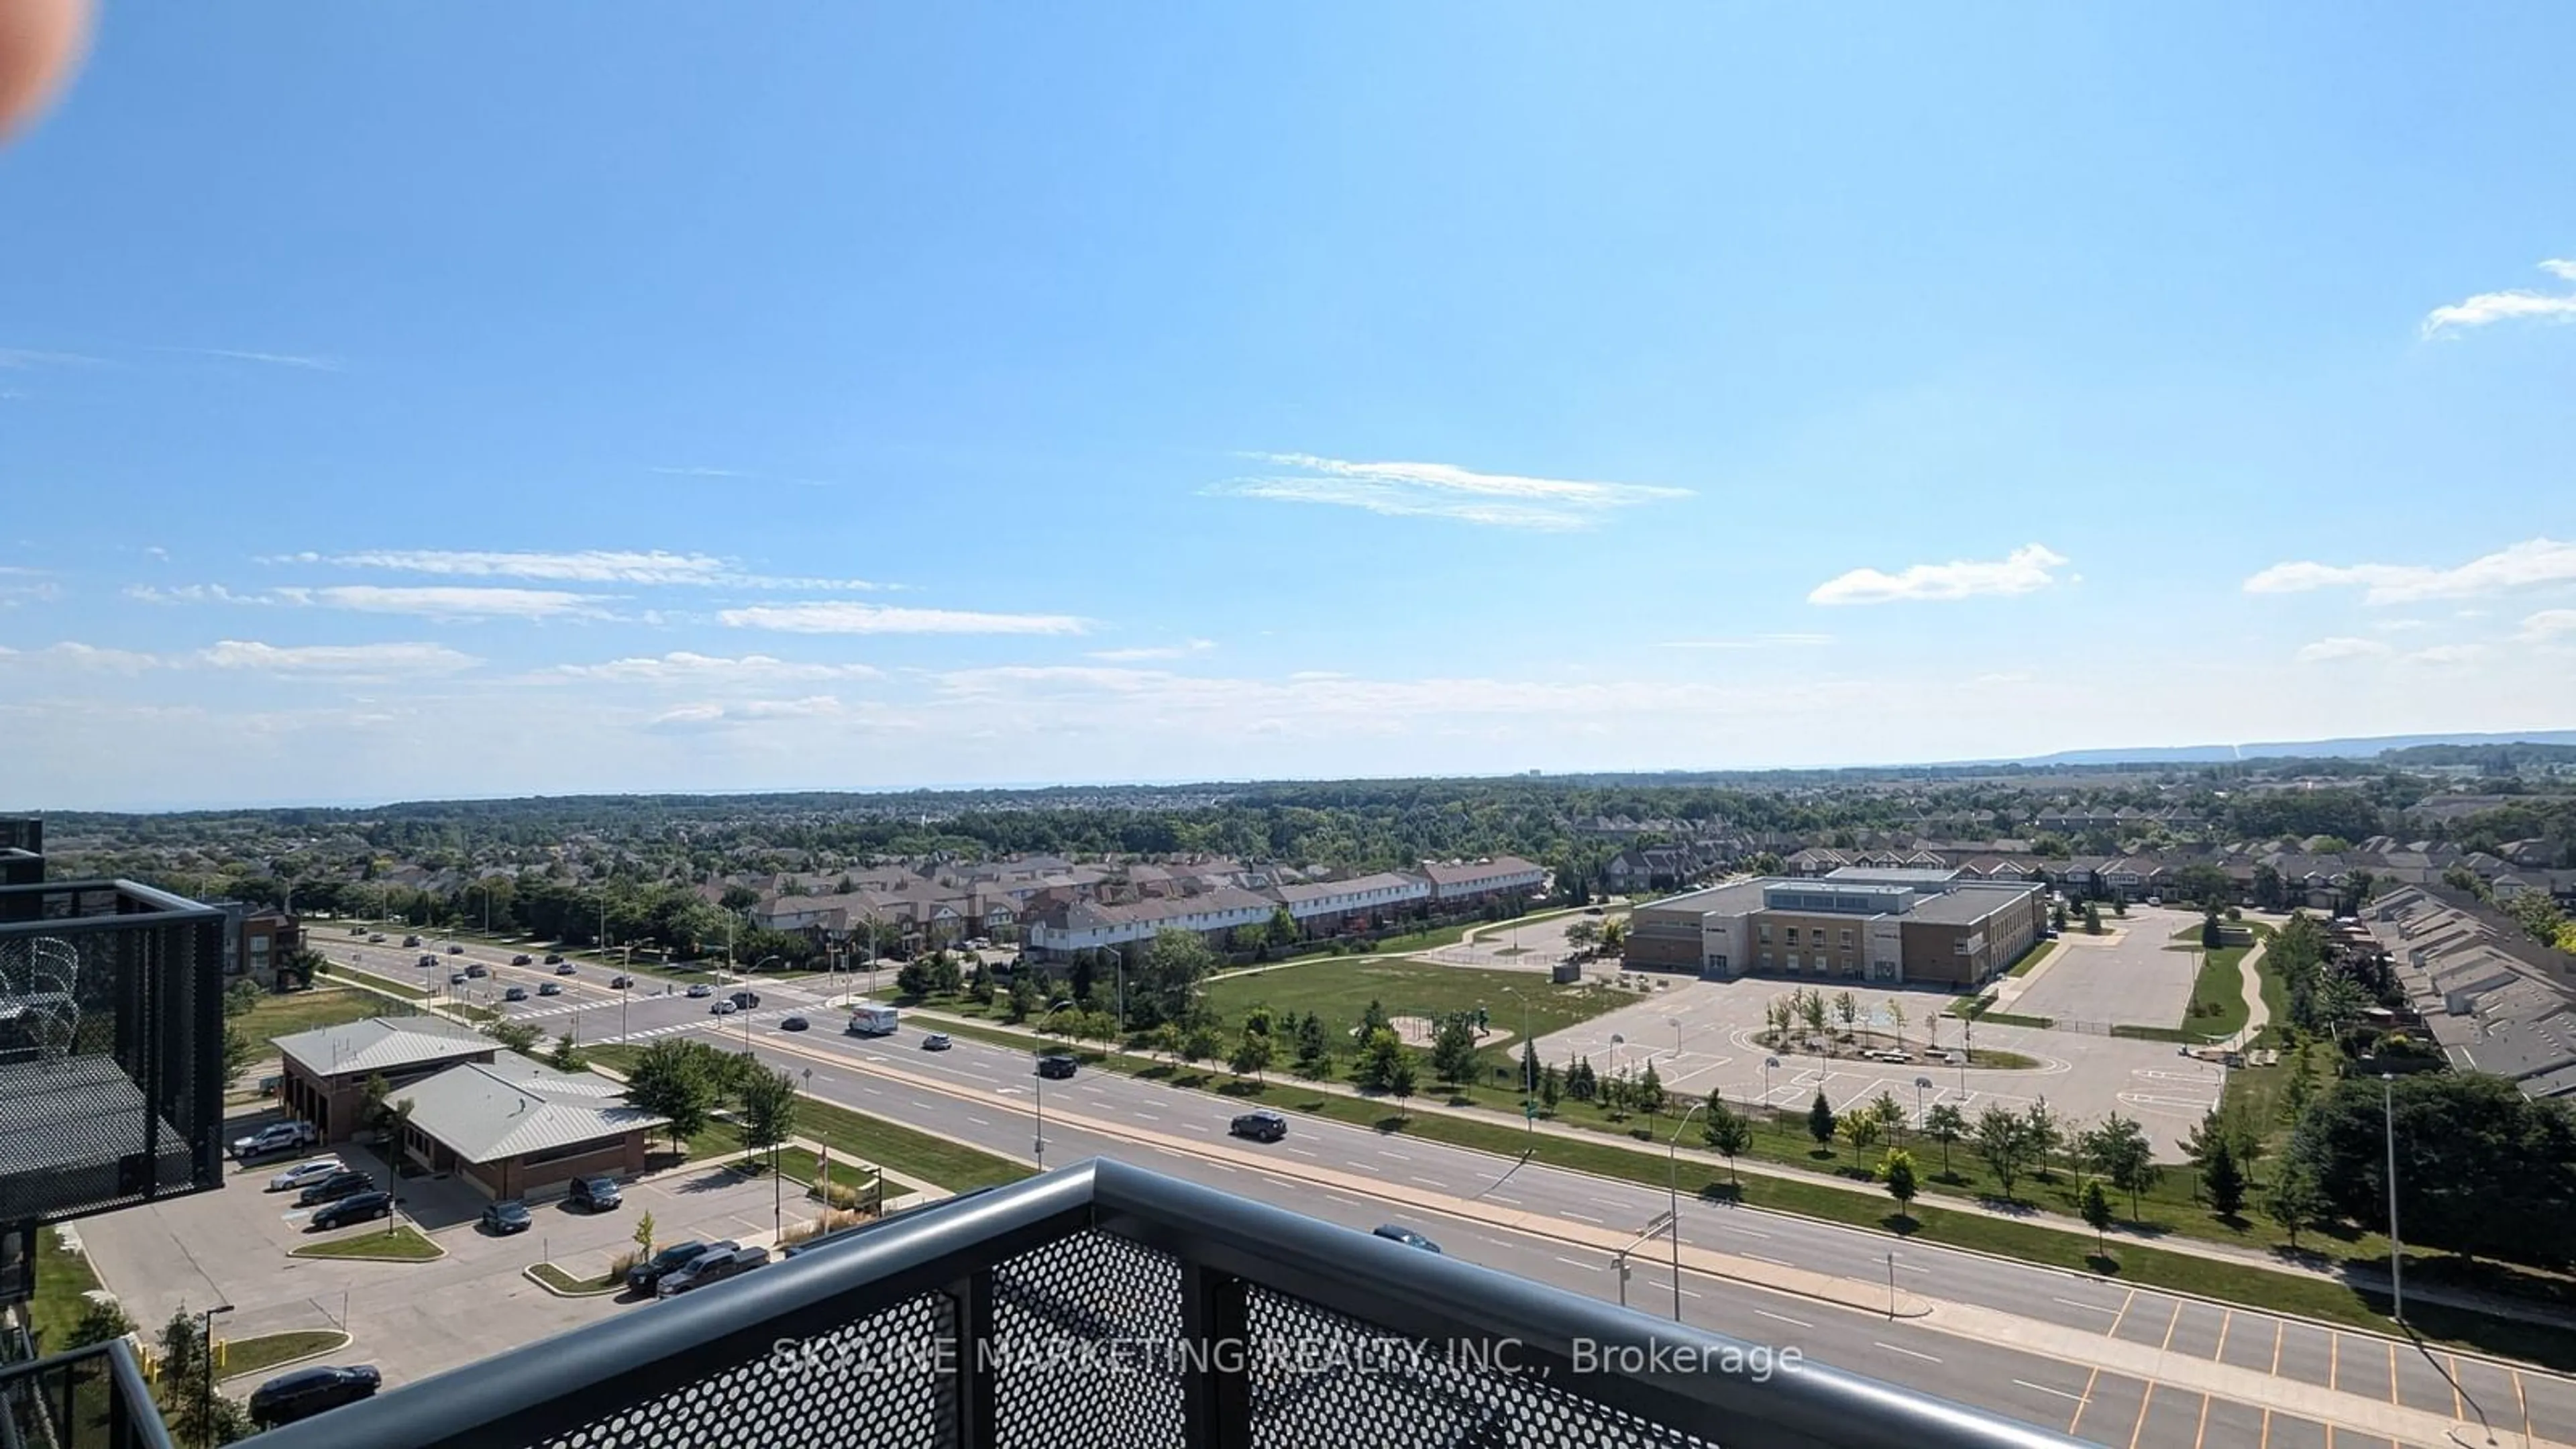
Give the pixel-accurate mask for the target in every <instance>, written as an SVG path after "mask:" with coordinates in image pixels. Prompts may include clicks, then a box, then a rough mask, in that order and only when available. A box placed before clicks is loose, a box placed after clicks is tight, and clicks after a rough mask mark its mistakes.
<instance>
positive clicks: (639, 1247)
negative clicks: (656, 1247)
mask: <svg viewBox="0 0 2576 1449" xmlns="http://www.w3.org/2000/svg"><path fill="white" fill-rule="evenodd" d="M634 1237H635V1256H636V1257H638V1258H649V1257H652V1256H653V1214H652V1213H651V1212H649V1211H647V1212H641V1213H637V1214H636V1215H635V1234H634Z"/></svg>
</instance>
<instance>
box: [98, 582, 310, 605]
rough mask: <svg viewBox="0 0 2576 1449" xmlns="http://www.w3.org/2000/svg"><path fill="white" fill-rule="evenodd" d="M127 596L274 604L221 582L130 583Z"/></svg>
mask: <svg viewBox="0 0 2576 1449" xmlns="http://www.w3.org/2000/svg"><path fill="white" fill-rule="evenodd" d="M125 597H127V598H129V599H138V600H140V601H142V602H144V603H146V604H274V603H276V602H277V600H275V599H272V598H268V597H265V596H263V595H260V594H237V593H234V592H233V591H232V590H230V589H228V588H225V587H224V586H223V585H221V584H171V585H168V586H166V587H165V586H162V585H159V584H128V585H126V586H125Z"/></svg>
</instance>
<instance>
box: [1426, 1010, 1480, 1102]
mask: <svg viewBox="0 0 2576 1449" xmlns="http://www.w3.org/2000/svg"><path fill="white" fill-rule="evenodd" d="M1431 1074H1432V1075H1433V1076H1434V1077H1437V1078H1438V1079H1439V1080H1441V1081H1442V1082H1445V1083H1447V1084H1449V1085H1451V1086H1453V1087H1454V1086H1456V1085H1457V1084H1459V1083H1461V1082H1466V1081H1472V1080H1474V1079H1475V1076H1476V1019H1475V1018H1474V1017H1473V1016H1470V1015H1468V1014H1467V1013H1466V1012H1463V1011H1453V1012H1451V1013H1449V1014H1448V1015H1447V1016H1444V1017H1442V1018H1440V1025H1439V1029H1438V1030H1437V1031H1436V1032H1435V1033H1434V1034H1433V1035H1432V1038H1431Z"/></svg>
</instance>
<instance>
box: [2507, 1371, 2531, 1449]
mask: <svg viewBox="0 0 2576 1449" xmlns="http://www.w3.org/2000/svg"><path fill="white" fill-rule="evenodd" d="M2505 1372H2506V1373H2507V1374H2510V1375H2512V1377H2513V1406H2514V1407H2515V1408H2516V1409H2518V1410H2520V1411H2521V1412H2522V1437H2523V1440H2524V1442H2526V1443H2528V1442H2529V1441H2530V1439H2531V1398H2530V1396H2529V1395H2527V1394H2525V1393H2523V1391H2522V1370H2520V1369H2516V1368H2508V1369H2506V1370H2505Z"/></svg>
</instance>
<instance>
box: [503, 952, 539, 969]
mask: <svg viewBox="0 0 2576 1449" xmlns="http://www.w3.org/2000/svg"><path fill="white" fill-rule="evenodd" d="M510 964H511V965H513V966H534V965H535V964H537V958H536V957H534V956H531V955H529V954H528V953H527V952H525V951H522V952H520V953H519V954H518V955H516V956H513V957H511V958H510Z"/></svg>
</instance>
